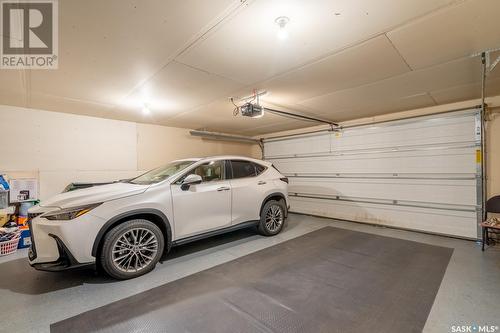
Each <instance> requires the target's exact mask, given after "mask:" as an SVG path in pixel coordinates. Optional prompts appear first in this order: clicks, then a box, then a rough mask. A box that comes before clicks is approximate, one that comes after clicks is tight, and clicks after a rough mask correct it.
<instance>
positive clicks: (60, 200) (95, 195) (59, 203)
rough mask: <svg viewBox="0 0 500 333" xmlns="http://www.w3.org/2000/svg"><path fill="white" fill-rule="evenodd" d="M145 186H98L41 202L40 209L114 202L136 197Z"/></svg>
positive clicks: (114, 184)
mask: <svg viewBox="0 0 500 333" xmlns="http://www.w3.org/2000/svg"><path fill="white" fill-rule="evenodd" d="M148 187H149V186H147V185H137V184H130V183H113V184H108V185H99V186H94V187H89V188H84V189H80V190H75V191H71V192H65V193H61V194H58V195H56V196H53V197H52V198H50V199H47V200H43V201H42V202H41V203H40V205H39V206H40V207H58V208H61V209H62V208H68V207H78V206H83V205H87V204H94V203H100V202H105V201H110V200H115V199H119V198H123V197H128V196H131V195H137V194H140V193H143V192H144V191H146V190H147V188H148Z"/></svg>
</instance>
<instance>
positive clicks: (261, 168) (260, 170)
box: [254, 163, 267, 176]
mask: <svg viewBox="0 0 500 333" xmlns="http://www.w3.org/2000/svg"><path fill="white" fill-rule="evenodd" d="M254 165H255V173H256V174H257V176H258V175H260V174H261V173H263V172H264V170H266V169H267V168H266V167H265V166H263V165H260V164H257V163H254Z"/></svg>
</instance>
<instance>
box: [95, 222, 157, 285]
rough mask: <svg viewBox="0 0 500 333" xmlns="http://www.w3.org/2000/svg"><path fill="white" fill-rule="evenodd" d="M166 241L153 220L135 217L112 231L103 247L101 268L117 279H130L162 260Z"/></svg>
mask: <svg viewBox="0 0 500 333" xmlns="http://www.w3.org/2000/svg"><path fill="white" fill-rule="evenodd" d="M164 246H165V240H164V237H163V234H162V232H161V230H160V228H158V227H157V226H156V225H155V224H154V223H152V222H150V221H148V220H144V219H135V220H130V221H126V222H124V223H122V224H119V225H118V226H116V227H114V228H113V229H111V231H109V232H108V233H107V234H106V236H105V238H104V243H103V246H102V251H101V255H100V263H101V266H102V269H103V270H104V271H105V272H106V273H107V274H108V275H110V276H111V277H113V278H115V279H120V280H123V279H131V278H135V277H138V276H141V275H143V274H146V273H148V272H150V271H151V270H153V269H154V268H155V266H156V264H157V263H158V261H159V260H160V258H161V256H162V254H163V249H164Z"/></svg>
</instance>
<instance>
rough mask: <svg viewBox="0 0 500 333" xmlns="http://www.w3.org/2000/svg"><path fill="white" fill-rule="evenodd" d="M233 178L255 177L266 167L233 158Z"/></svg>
mask: <svg viewBox="0 0 500 333" xmlns="http://www.w3.org/2000/svg"><path fill="white" fill-rule="evenodd" d="M231 166H232V170H233V177H232V178H233V179H237V178H245V177H254V176H257V175H259V174H261V173H262V172H263V171H264V170H265V169H266V168H265V167H264V166H262V165H259V164H256V163H253V162H250V161H239V160H231Z"/></svg>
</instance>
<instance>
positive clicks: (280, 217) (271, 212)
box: [259, 200, 285, 236]
mask: <svg viewBox="0 0 500 333" xmlns="http://www.w3.org/2000/svg"><path fill="white" fill-rule="evenodd" d="M284 224H285V204H284V202H283V200H280V201H276V200H269V201H268V202H266V204H265V205H264V207H263V208H262V212H261V214H260V222H259V232H260V233H261V234H262V235H264V236H274V235H276V234H278V233H280V231H281V230H282V229H283V225H284Z"/></svg>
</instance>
